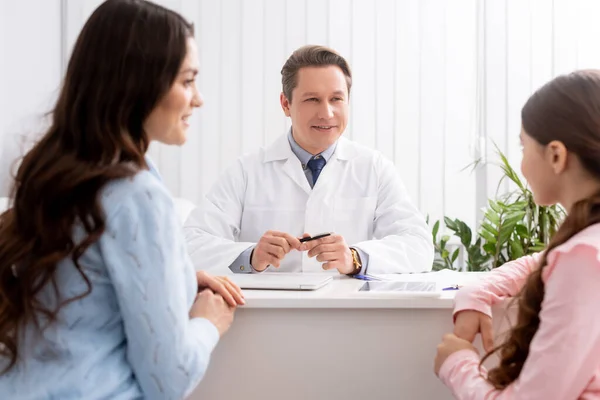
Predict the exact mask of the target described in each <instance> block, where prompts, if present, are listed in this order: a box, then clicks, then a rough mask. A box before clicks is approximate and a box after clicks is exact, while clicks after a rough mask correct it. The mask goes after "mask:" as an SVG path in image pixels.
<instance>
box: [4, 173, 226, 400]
mask: <svg viewBox="0 0 600 400" xmlns="http://www.w3.org/2000/svg"><path fill="white" fill-rule="evenodd" d="M156 173H157V172H156V170H155V169H154V168H153V166H151V171H143V172H140V173H138V174H137V175H135V177H133V178H131V179H123V180H119V181H114V182H111V183H109V184H108V185H107V186H106V187H105V188H104V189H103V190H102V193H101V204H102V206H103V209H104V212H105V215H106V230H105V232H104V233H103V234H102V236H101V237H100V239H99V240H98V241H97V242H96V243H94V244H93V245H92V246H91V247H90V248H88V250H87V251H86V252H85V253H84V255H83V256H82V257H81V258H80V264H81V266H82V267H83V270H84V271H85V273H86V275H87V277H88V278H89V280H90V282H91V287H92V291H91V293H90V294H88V295H87V296H85V297H83V298H82V299H79V300H76V301H73V302H71V303H69V304H67V305H66V306H64V307H63V308H62V309H61V310H60V312H59V314H58V320H57V322H55V323H52V324H50V325H48V326H47V328H46V329H45V330H44V331H43V332H42V333H41V334H40V333H39V332H37V330H36V329H35V328H34V326H33V324H32V323H29V324H27V325H26V327H25V329H24V331H23V334H22V335H21V337H20V345H19V352H20V359H19V361H18V363H17V364H16V366H15V367H14V368H13V369H11V370H10V371H9V372H8V373H7V374H4V375H1V376H0V394H1V395H0V398H2V399H61V400H64V399H142V398H143V399H181V398H183V397H184V396H186V395H187V394H189V393H190V391H191V390H192V389H193V388H194V387H195V386H196V385H197V384H198V382H199V381H200V380H201V379H202V377H203V375H204V373H205V371H206V368H207V365H208V362H209V358H210V354H211V352H212V350H213V348H214V347H215V345H216V344H217V342H218V340H219V333H218V331H217V328H216V327H215V326H214V325H213V324H212V323H211V322H210V321H208V320H206V319H204V318H193V319H190V318H189V310H190V308H191V306H192V304H193V302H194V299H195V297H196V293H197V280H196V275H195V271H194V268H193V266H192V263H191V261H190V259H189V257H188V255H187V251H186V245H185V242H184V238H183V233H182V229H181V226H180V223H179V221H178V219H177V216H176V212H175V207H174V203H173V200H172V198H171V196H170V195H169V193H168V192H167V190H166V188H165V187H164V186H163V185H162V183H161V182H160V181H159V180H158V179H156V176H155V175H154V174H156ZM83 236H84V235H83V232H82V229H81V227H80V226H76V227H75V229H74V237H75V240H76V241H79V240H81V239H82V238H83ZM56 280H57V286H58V288H59V289H60V291H61V295H62V298H63V299H64V298H71V297H73V296H76V295H79V294H81V293H84V292H85V291H86V289H87V287H86V284H85V281H84V280H83V279H82V277H81V275H80V274H79V273H78V272H77V270H76V268H75V266H74V264H73V262H72V261H71V260H70V259H65V260H63V261H62V262H60V263H59V264H58V266H57V271H56ZM39 299H40V301H41V302H42V303H43V304H46V305H48V306H50V307H52V306H54V305H56V304H57V301H58V299H57V297H56V296H55V294H54V293H53V290H52V288H51V287H50V286H48V287H46V288H44V289H43V290H42V292H41V294H40V296H39ZM40 321H41V322H42V325H44V322H45V321H44V320H43V318H40ZM5 365H6V360H2V359H0V367H2V368H3V366H5Z"/></svg>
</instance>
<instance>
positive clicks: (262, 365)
mask: <svg viewBox="0 0 600 400" xmlns="http://www.w3.org/2000/svg"><path fill="white" fill-rule="evenodd" d="M432 277H437V279H438V280H439V275H435V274H424V275H408V276H405V275H403V276H402V280H432ZM447 279H448V278H447V276H446V278H445V281H446V282H447ZM465 279H466V280H473V279H476V278H475V275H472V274H470V275H468V276H467V277H466V278H465ZM465 279H463V281H464V280H465ZM442 281H444V279H442ZM363 283H364V282H363V281H358V280H355V279H347V278H339V279H334V281H333V282H332V283H331V284H329V285H328V286H326V287H324V288H322V289H320V290H317V291H314V292H291V291H290V292H288V291H262V290H261V291H259V290H255V291H246V292H245V293H246V300H247V305H246V306H244V307H241V308H240V309H239V310H238V311H237V312H236V316H235V321H234V323H233V325H232V327H231V329H230V331H229V332H228V333H227V334H226V335H225V336H224V337H223V339H222V341H221V342H220V343H219V345H218V346H217V348H216V350H215V352H214V353H213V358H212V360H211V364H210V366H209V369H208V372H207V374H206V376H205V377H204V380H203V381H202V382H201V383H200V385H199V387H198V388H197V389H196V391H195V392H194V393H193V394H192V395H191V396H190V399H192V400H207V399H209V400H221V399H224V400H234V399H235V400H237V399H240V400H254V399H256V400H258V399H261V400H270V399H273V400H275V399H276V400H296V399H298V400H300V399H302V400H305V399H311V400H313V399H314V400H316V399H327V400H335V399H369V400H376V399H407V400H421V399H422V400H430V399H431V400H434V399H436V400H437V399H452V396H451V395H450V393H449V392H448V390H447V389H446V388H445V387H444V386H443V385H442V384H441V383H440V382H439V380H438V379H437V377H436V376H435V375H434V373H433V359H434V356H435V352H436V346H437V344H438V343H439V342H440V339H441V337H442V335H443V334H444V333H446V332H450V331H452V317H451V315H452V307H453V297H454V292H444V294H443V295H442V297H440V298H363V297H361V296H360V294H359V293H357V290H358V289H359V288H360V286H361V285H362V284H363ZM457 283H460V282H457ZM443 284H445V282H444V283H443ZM495 320H499V318H495Z"/></svg>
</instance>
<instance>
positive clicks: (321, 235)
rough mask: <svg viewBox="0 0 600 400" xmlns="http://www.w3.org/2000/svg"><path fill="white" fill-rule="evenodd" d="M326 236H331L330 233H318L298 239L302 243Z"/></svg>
mask: <svg viewBox="0 0 600 400" xmlns="http://www.w3.org/2000/svg"><path fill="white" fill-rule="evenodd" d="M327 236H331V233H321V234H319V235H316V236H308V237H303V238H301V239H300V243H304V242H310V241H313V240H317V239H321V238H324V237H327Z"/></svg>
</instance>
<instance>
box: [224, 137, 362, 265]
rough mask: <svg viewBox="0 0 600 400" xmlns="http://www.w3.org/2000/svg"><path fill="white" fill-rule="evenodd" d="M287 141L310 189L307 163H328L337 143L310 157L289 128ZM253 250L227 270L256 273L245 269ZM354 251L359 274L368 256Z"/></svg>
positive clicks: (249, 250)
mask: <svg viewBox="0 0 600 400" xmlns="http://www.w3.org/2000/svg"><path fill="white" fill-rule="evenodd" d="M288 141H289V142H290V147H291V148H292V152H293V153H294V154H295V155H296V157H298V160H300V163H301V164H302V169H303V170H304V174H305V175H306V179H307V180H308V183H309V184H310V187H311V188H312V187H313V186H314V185H315V183H314V179H313V176H312V171H311V170H310V168H308V162H309V161H310V160H311V159H313V158H316V157H323V158H324V159H325V161H326V162H329V160H330V159H331V156H332V155H333V154H334V153H335V149H336V147H337V141H336V142H335V143H334V144H332V145H331V146H329V147H328V148H327V149H326V150H325V151H323V152H321V153H319V154H315V155H312V154H311V153H309V152H308V151H306V150H304V149H303V148H302V147H300V145H299V144H298V143H297V142H296V140H295V139H294V136H293V135H292V129H291V128H290V130H289V132H288ZM325 167H327V164H325ZM253 250H254V246H253V247H250V248H248V249H246V250H244V251H243V252H242V254H240V255H239V257H238V258H236V259H235V260H234V261H233V263H231V265H230V266H229V269H230V270H231V271H233V272H235V273H246V274H248V273H258V271H256V270H254V268H246V266H250V267H252V265H251V264H250V258H251V256H252V251H253ZM356 251H357V252H358V254H359V256H360V259H361V263H362V269H361V272H362V271H366V270H367V264H368V262H369V255H368V254H367V253H365V252H364V251H361V250H360V249H356ZM269 268H270V267H269ZM269 268H267V269H269ZM265 271H266V270H265ZM260 272H264V271H260Z"/></svg>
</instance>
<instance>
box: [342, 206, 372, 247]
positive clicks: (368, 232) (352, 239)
mask: <svg viewBox="0 0 600 400" xmlns="http://www.w3.org/2000/svg"><path fill="white" fill-rule="evenodd" d="M376 207H377V197H376V196H371V197H354V198H347V197H338V198H336V199H335V206H334V209H335V212H334V225H335V233H337V234H340V235H342V236H343V237H344V239H346V243H348V244H349V245H351V244H354V243H358V242H362V241H364V240H370V239H372V237H373V223H374V220H375V208H376Z"/></svg>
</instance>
